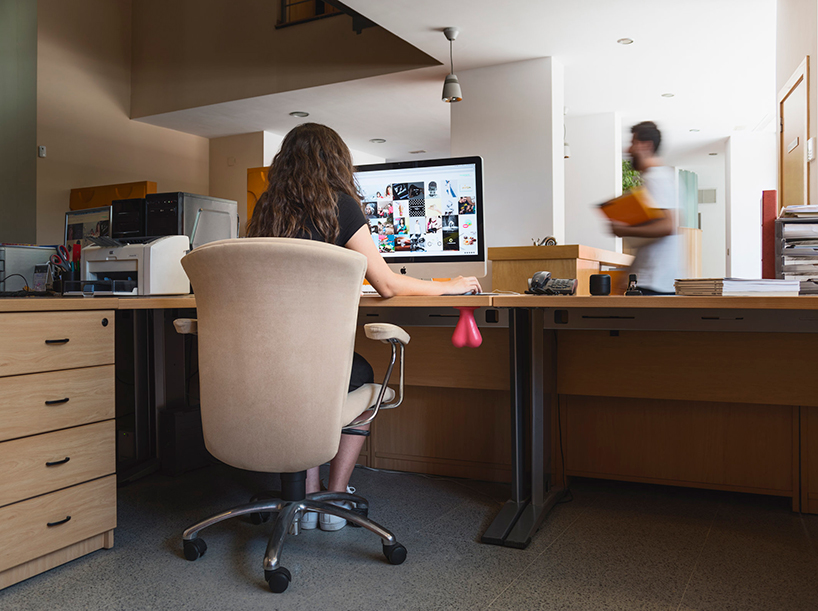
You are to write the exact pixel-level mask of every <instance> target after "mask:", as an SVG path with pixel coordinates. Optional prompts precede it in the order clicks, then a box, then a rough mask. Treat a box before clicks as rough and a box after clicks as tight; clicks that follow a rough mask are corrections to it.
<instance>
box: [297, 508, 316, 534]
mask: <svg viewBox="0 0 818 611" xmlns="http://www.w3.org/2000/svg"><path fill="white" fill-rule="evenodd" d="M299 523H300V525H301V528H303V529H304V530H315V529H316V528H318V512H316V511H302V512H301V519H300V522H299Z"/></svg>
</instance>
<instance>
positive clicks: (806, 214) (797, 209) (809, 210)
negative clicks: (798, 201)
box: [781, 204, 818, 219]
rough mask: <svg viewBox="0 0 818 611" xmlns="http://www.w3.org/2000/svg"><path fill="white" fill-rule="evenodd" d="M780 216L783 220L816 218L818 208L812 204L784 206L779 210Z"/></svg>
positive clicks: (817, 216)
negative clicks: (787, 218)
mask: <svg viewBox="0 0 818 611" xmlns="http://www.w3.org/2000/svg"><path fill="white" fill-rule="evenodd" d="M781 216H782V217H785V218H786V217H789V218H806V219H809V218H818V206H816V205H814V204H806V205H798V206H785V207H784V209H783V210H781Z"/></svg>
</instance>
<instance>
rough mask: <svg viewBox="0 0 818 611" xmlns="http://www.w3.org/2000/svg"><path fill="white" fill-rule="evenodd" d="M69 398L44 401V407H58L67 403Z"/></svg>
mask: <svg viewBox="0 0 818 611" xmlns="http://www.w3.org/2000/svg"><path fill="white" fill-rule="evenodd" d="M68 400H69V398H68V397H66V398H65V399H54V400H53V401H46V402H45V404H46V405H60V404H61V403H68Z"/></svg>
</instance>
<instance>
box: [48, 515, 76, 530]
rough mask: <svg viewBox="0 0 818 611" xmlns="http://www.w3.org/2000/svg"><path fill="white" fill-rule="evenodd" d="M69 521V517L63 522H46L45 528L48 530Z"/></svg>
mask: <svg viewBox="0 0 818 611" xmlns="http://www.w3.org/2000/svg"><path fill="white" fill-rule="evenodd" d="M70 519H71V516H67V517H66V518H65V519H64V520H59V521H57V522H48V523H47V524H46V526H48V527H49V528H50V527H51V526H59V525H60V524H65V523H66V522H68V520H70Z"/></svg>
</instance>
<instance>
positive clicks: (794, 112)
mask: <svg viewBox="0 0 818 611" xmlns="http://www.w3.org/2000/svg"><path fill="white" fill-rule="evenodd" d="M778 114H779V124H780V126H781V130H780V134H779V146H778V163H779V166H778V172H779V178H778V181H779V193H780V197H779V199H778V205H779V210H780V209H781V208H783V207H784V206H795V205H802V204H808V203H810V202H809V172H808V170H807V138H808V134H809V57H805V58H804V61H803V62H801V65H800V66H798V69H797V70H796V71H795V73H794V74H793V75H792V76H791V77H790V79H789V80H788V81H787V84H786V85H784V87H783V89H781V91H780V92H779V93H778Z"/></svg>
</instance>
